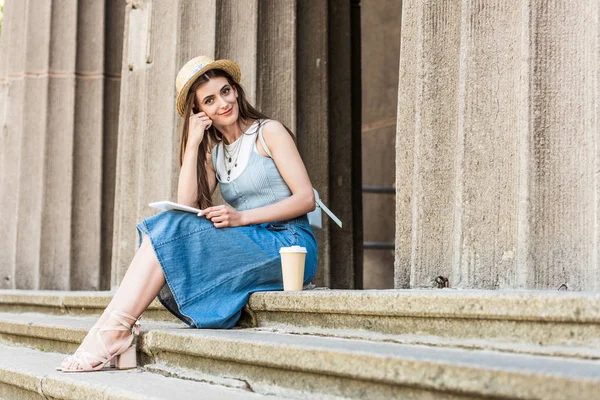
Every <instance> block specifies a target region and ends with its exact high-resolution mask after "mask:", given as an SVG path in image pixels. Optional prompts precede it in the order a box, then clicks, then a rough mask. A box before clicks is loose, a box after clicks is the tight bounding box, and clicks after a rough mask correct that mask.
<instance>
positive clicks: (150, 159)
mask: <svg viewBox="0 0 600 400" xmlns="http://www.w3.org/2000/svg"><path fill="white" fill-rule="evenodd" d="M306 3H311V4H313V5H315V6H316V7H317V8H315V9H313V8H310V7H306ZM330 3H332V4H333V3H337V2H336V1H332V2H330ZM330 6H331V5H329V3H328V2H321V1H318V2H317V1H315V2H303V3H302V4H299V3H297V2H296V1H295V0H282V1H270V0H250V1H244V2H243V3H239V2H234V1H229V0H203V1H194V2H188V1H183V0H180V1H173V2H168V3H167V2H160V1H152V0H140V1H135V2H133V4H129V5H128V8H127V11H126V23H125V24H126V28H125V46H126V48H125V51H124V57H125V58H124V60H123V70H122V71H123V82H122V86H121V109H120V123H119V144H118V162H117V189H116V196H115V226H114V232H115V236H114V242H113V263H112V285H113V286H116V285H118V284H119V282H120V280H121V279H122V277H123V275H124V273H125V271H126V269H127V266H128V265H129V263H130V261H131V259H132V257H133V255H134V252H135V249H136V247H137V244H138V237H137V232H136V229H135V225H136V223H137V222H139V221H140V220H142V219H143V218H146V217H148V216H151V215H153V214H155V213H156V210H153V209H151V208H149V207H148V206H147V205H148V203H149V202H151V201H156V200H161V199H172V200H176V193H177V179H178V174H179V160H178V152H179V137H180V129H181V119H180V118H179V116H178V115H177V113H176V111H175V108H174V100H175V96H176V93H175V89H174V82H175V76H176V74H177V71H178V70H179V68H181V66H183V64H184V63H185V62H186V61H187V60H189V59H190V58H192V57H194V56H197V55H200V54H203V55H208V56H211V57H214V58H230V59H233V60H235V61H236V62H238V63H239V64H240V67H241V69H242V82H241V83H242V85H243V86H244V88H245V89H246V91H247V93H248V98H249V99H250V100H251V101H252V102H254V104H256V105H257V107H258V108H259V109H261V110H262V111H263V112H264V113H265V114H267V115H269V116H270V117H272V118H274V119H278V120H280V121H281V122H283V123H284V124H286V125H287V126H288V127H289V128H290V129H291V130H292V131H294V132H295V133H296V135H297V138H298V144H299V147H300V151H301V154H302V155H303V158H304V160H305V162H306V164H307V167H308V170H309V174H311V177H313V181H314V183H315V186H316V187H317V189H319V190H320V191H321V194H322V195H323V196H322V197H323V199H324V200H325V201H326V202H327V201H329V195H328V193H329V192H328V189H329V186H330V180H332V175H331V174H330V173H329V172H328V171H329V170H328V168H329V167H328V163H327V162H326V161H325V162H324V160H328V157H329V153H328V151H329V149H328V147H327V143H328V141H329V140H330V139H331V138H332V137H333V135H331V134H330V133H329V132H330V129H329V127H330V125H329V124H330V115H331V111H330V110H329V109H328V107H327V106H325V107H320V105H322V104H325V105H326V104H327V99H328V93H330V91H331V90H332V89H331V88H328V87H327V85H326V82H327V81H326V78H327V76H328V73H329V72H328V64H327V59H328V58H327V57H328V54H329V46H330V45H331V44H330V38H329V35H328V28H327V26H328V25H327V24H328V20H327V16H328V11H327V10H328V8H329V7H330ZM322 11H324V13H322ZM345 11H348V10H345ZM319 12H321V14H319ZM308 15H310V16H315V17H318V18H317V22H314V27H315V29H314V30H304V29H303V27H300V26H299V25H298V21H299V20H303V21H304V20H308V19H307V17H306V16H308ZM303 18H305V19H303ZM199 21H202V23H199ZM344 29H346V31H348V30H349V26H344ZM298 32H300V33H298ZM347 37H348V36H347V35H346V36H345V38H347ZM308 43H315V44H318V46H317V47H316V48H314V49H310V51H309V50H306V49H307V44H308ZM344 51H345V50H344ZM342 53H343V52H342ZM308 55H310V56H311V57H313V58H307V59H304V58H302V59H301V60H299V58H300V57H305V56H308ZM305 67H307V68H309V69H305ZM304 78H306V79H304ZM309 78H310V79H309ZM333 90H334V91H337V92H339V93H342V92H343V93H346V94H347V96H346V97H347V98H349V93H350V89H349V87H344V86H340V87H335V88H334V89H333ZM342 104H344V105H343V106H338V108H339V109H343V108H344V107H345V104H346V103H342ZM348 111H349V110H348ZM301 112H302V114H300V113H301ZM341 129H342V128H336V129H333V131H336V132H338V133H337V134H336V135H342V133H343V134H345V133H346V132H341ZM323 143H324V145H322V144H323ZM349 159H350V157H348V158H347V160H345V161H344V162H342V163H341V165H340V166H339V167H336V168H339V169H340V171H341V172H340V173H339V174H340V175H344V176H345V175H346V174H347V175H349V174H350V172H351V170H352V168H351V167H350V166H349V165H348V163H349V161H348V160H349ZM336 181H340V182H341V180H339V179H337V177H336ZM344 184H346V182H344ZM347 184H348V187H351V183H350V182H348V183H347ZM340 195H341V194H340ZM347 199H348V198H347V196H346V197H345V198H344V199H343V201H342V200H335V201H333V203H334V204H332V203H329V204H330V205H332V208H333V209H334V211H336V212H338V213H340V214H342V217H346V216H347V215H348V214H344V213H347V210H351V206H350V205H347V206H346V205H344V206H343V207H344V208H341V206H342V205H343V204H346V201H347ZM336 201H337V205H338V207H336ZM349 215H350V217H346V218H345V222H347V223H348V224H349V225H348V227H346V228H345V229H346V231H345V232H352V220H351V211H350V213H349ZM334 229H337V228H334ZM329 235H330V234H329V227H326V228H325V229H324V231H323V232H321V233H319V244H320V253H321V254H320V255H321V260H320V263H321V265H320V272H319V273H320V275H319V277H318V282H319V283H320V284H330V281H331V279H330V277H331V276H333V273H332V271H333V269H335V268H338V269H339V270H340V271H344V272H343V274H348V273H349V272H351V271H352V264H350V265H348V260H350V262H353V260H352V258H351V257H349V255H350V256H352V255H353V254H354V253H353V250H352V249H353V247H352V243H351V239H352V238H351V236H350V240H349V241H348V238H347V236H343V237H344V238H345V239H344V240H345V243H347V244H348V248H343V249H340V251H338V253H339V255H340V262H339V264H335V262H332V260H334V259H335V255H332V254H331V252H330V248H331V240H330V239H329ZM338 237H339V236H338ZM336 265H337V266H336ZM350 276H351V275H350ZM336 279H337V278H336ZM344 279H345V278H344ZM339 281H340V282H342V280H339ZM342 284H343V285H346V286H348V285H352V284H353V281H352V278H349V279H345V280H343V283H342Z"/></svg>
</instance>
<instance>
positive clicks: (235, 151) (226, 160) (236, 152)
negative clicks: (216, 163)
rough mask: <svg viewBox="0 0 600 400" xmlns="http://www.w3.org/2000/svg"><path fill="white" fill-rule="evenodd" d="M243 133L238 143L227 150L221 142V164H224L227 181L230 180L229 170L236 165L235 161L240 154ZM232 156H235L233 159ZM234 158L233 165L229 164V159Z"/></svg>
mask: <svg viewBox="0 0 600 400" xmlns="http://www.w3.org/2000/svg"><path fill="white" fill-rule="evenodd" d="M244 136H245V135H244V134H242V137H241V138H240V139H239V143H238V144H237V145H236V146H235V148H234V149H233V150H231V152H230V151H228V150H227V148H226V147H225V145H224V144H223V148H224V149H225V153H226V154H225V157H223V164H225V169H226V170H227V181H230V180H231V170H232V169H233V168H235V167H237V161H238V157H239V155H240V152H241V149H242V142H243V141H244ZM233 156H235V159H234V158H233ZM233 159H234V160H235V161H234V162H233V167H232V166H231V161H232V160H233Z"/></svg>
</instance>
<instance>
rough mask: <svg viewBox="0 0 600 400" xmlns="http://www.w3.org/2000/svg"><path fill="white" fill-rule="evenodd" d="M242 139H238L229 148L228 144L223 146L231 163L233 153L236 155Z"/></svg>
mask: <svg viewBox="0 0 600 400" xmlns="http://www.w3.org/2000/svg"><path fill="white" fill-rule="evenodd" d="M242 140H243V139H239V140H236V141H235V142H234V144H233V145H230V146H229V147H230V148H229V149H228V148H227V147H226V146H223V149H224V150H225V154H226V155H227V158H228V159H229V160H228V161H229V162H230V163H231V158H232V155H234V154H235V153H236V152H238V151H239V150H238V148H239V147H240V146H241V143H242Z"/></svg>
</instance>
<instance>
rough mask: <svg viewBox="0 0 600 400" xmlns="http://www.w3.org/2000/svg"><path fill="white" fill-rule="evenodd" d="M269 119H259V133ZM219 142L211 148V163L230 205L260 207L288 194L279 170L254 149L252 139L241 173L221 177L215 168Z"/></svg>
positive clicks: (275, 201) (237, 208)
mask: <svg viewBox="0 0 600 400" xmlns="http://www.w3.org/2000/svg"><path fill="white" fill-rule="evenodd" d="M268 121H269V120H260V121H258V122H259V124H260V127H259V128H258V129H259V135H257V136H260V134H261V133H262V132H261V131H262V128H263V126H264V124H265V123H267V122H268ZM222 145H223V142H221V143H219V144H217V145H216V146H215V147H213V149H212V163H213V168H214V170H215V172H216V175H217V182H219V188H220V190H221V196H223V199H224V200H225V201H226V202H227V204H229V205H231V206H232V207H233V208H235V209H236V210H239V211H243V210H249V209H252V208H257V207H263V206H266V205H269V204H273V203H277V202H278V201H280V200H283V199H285V198H287V197H290V196H291V195H292V192H291V191H290V188H289V187H288V185H287V184H286V183H285V181H284V180H283V178H282V177H281V175H280V174H279V170H278V169H277V166H276V165H275V161H273V159H272V158H270V157H263V156H262V155H260V154H259V153H258V152H257V151H256V140H255V141H254V144H253V145H252V149H251V151H250V157H249V159H248V163H247V164H246V167H245V168H244V170H243V171H242V173H241V174H240V175H239V176H238V177H237V178H235V179H234V180H232V181H229V182H228V181H223V180H221V177H220V176H219V173H218V172H217V154H218V152H219V151H223V147H222Z"/></svg>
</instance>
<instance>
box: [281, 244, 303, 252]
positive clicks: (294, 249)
mask: <svg viewBox="0 0 600 400" xmlns="http://www.w3.org/2000/svg"><path fill="white" fill-rule="evenodd" d="M279 253H280V254H281V253H306V247H302V246H291V247H282V248H280V249H279Z"/></svg>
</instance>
